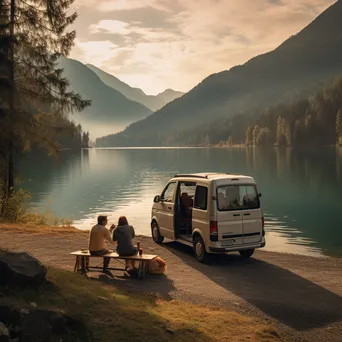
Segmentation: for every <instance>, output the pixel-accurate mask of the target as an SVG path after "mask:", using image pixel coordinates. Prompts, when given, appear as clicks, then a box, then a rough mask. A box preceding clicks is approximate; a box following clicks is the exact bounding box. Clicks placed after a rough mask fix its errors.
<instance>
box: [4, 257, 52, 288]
mask: <svg viewBox="0 0 342 342" xmlns="http://www.w3.org/2000/svg"><path fill="white" fill-rule="evenodd" d="M45 276H46V267H45V266H44V265H43V264H42V263H41V262H40V261H39V260H37V259H36V258H34V257H33V256H31V255H30V254H28V253H12V252H5V251H0V285H6V286H14V287H30V288H37V287H39V286H41V285H42V284H43V283H44V282H45Z"/></svg>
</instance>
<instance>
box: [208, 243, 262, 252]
mask: <svg viewBox="0 0 342 342" xmlns="http://www.w3.org/2000/svg"><path fill="white" fill-rule="evenodd" d="M265 246H266V242H265V241H264V242H262V243H258V244H256V245H245V246H240V247H235V248H227V247H209V252H211V253H228V252H238V251H243V250H245V249H256V248H263V247H265Z"/></svg>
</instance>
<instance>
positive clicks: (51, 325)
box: [20, 309, 67, 342]
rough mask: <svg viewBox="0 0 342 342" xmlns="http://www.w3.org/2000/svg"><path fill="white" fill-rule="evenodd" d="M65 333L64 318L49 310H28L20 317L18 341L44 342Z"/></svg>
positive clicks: (65, 324)
mask: <svg viewBox="0 0 342 342" xmlns="http://www.w3.org/2000/svg"><path fill="white" fill-rule="evenodd" d="M66 331H67V320H66V317H65V316H64V315H62V314H60V313H58V312H55V311H49V310H38V309H37V310H36V309H34V310H30V311H29V313H27V314H23V315H22V321H21V331H20V341H21V342H31V341H35V342H45V341H49V340H50V338H51V337H52V336H63V334H65V332H66Z"/></svg>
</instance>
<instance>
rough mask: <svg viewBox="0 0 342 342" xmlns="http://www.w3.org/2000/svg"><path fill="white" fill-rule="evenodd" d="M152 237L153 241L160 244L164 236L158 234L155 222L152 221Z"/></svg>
mask: <svg viewBox="0 0 342 342" xmlns="http://www.w3.org/2000/svg"><path fill="white" fill-rule="evenodd" d="M151 230H152V239H153V241H154V242H155V243H158V244H161V243H162V242H163V241H164V236H161V235H160V231H159V227H158V224H157V222H153V223H152V225H151Z"/></svg>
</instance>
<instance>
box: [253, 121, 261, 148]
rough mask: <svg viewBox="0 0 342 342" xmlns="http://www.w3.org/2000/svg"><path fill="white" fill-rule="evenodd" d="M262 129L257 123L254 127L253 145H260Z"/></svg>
mask: <svg viewBox="0 0 342 342" xmlns="http://www.w3.org/2000/svg"><path fill="white" fill-rule="evenodd" d="M260 132H261V129H260V127H259V126H258V125H255V127H254V129H253V145H254V146H257V145H258V139H259V135H260Z"/></svg>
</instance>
